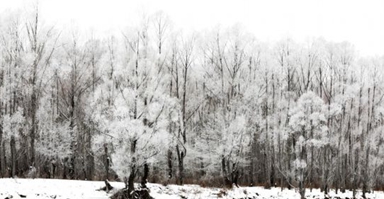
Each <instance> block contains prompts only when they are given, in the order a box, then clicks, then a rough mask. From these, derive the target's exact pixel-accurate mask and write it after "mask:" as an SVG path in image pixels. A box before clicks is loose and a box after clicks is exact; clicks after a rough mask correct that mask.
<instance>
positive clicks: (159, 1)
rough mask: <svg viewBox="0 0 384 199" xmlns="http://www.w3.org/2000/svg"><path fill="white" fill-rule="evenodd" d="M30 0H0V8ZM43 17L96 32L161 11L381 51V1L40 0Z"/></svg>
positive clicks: (177, 18) (268, 37)
mask: <svg viewBox="0 0 384 199" xmlns="http://www.w3.org/2000/svg"><path fill="white" fill-rule="evenodd" d="M26 2H29V3H30V2H31V0H0V12H4V11H6V10H9V9H15V8H21V9H25V8H24V7H25V6H24V5H25V4H26ZM39 4H40V7H41V12H42V15H43V17H44V18H45V20H46V21H47V22H50V23H51V22H52V23H55V24H57V25H58V26H67V25H68V24H76V26H78V27H80V28H81V29H91V28H92V29H94V30H96V31H100V32H106V31H108V32H110V31H114V30H121V29H124V27H126V26H129V25H130V24H132V23H133V22H136V21H137V19H138V18H139V17H140V15H141V14H142V13H148V14H151V13H154V12H156V11H159V10H163V11H164V12H165V13H166V14H168V15H169V16H170V18H171V20H172V21H173V22H174V24H175V26H176V28H182V29H184V30H185V31H192V30H196V31H199V30H205V29H209V28H210V27H215V26H217V25H221V26H224V27H225V26H230V25H233V24H236V23H241V24H242V25H243V26H244V27H245V28H246V29H247V30H248V31H250V32H252V33H254V35H255V36H256V37H257V38H259V39H260V40H264V41H276V40H278V39H281V38H285V37H291V38H293V39H295V40H297V41H305V40H306V39H311V38H313V37H319V36H322V37H324V38H325V39H327V40H331V41H344V40H347V41H350V42H351V43H353V44H355V46H356V48H357V50H358V51H360V54H362V55H384V0H360V1H358V0H188V1H187V0H40V1H39Z"/></svg>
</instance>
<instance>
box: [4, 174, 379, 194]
mask: <svg viewBox="0 0 384 199" xmlns="http://www.w3.org/2000/svg"><path fill="white" fill-rule="evenodd" d="M111 185H112V186H114V187H115V188H117V189H120V188H123V187H124V184H123V183H121V182H111ZM103 186H104V182H102V181H81V180H58V179H17V178H16V179H11V178H4V179H0V199H3V198H7V197H8V198H13V199H15V198H16V199H18V198H21V197H20V195H24V196H26V198H27V199H30V198H39V199H40V198H42V199H45V198H46V199H72V198H82V199H91V198H92V199H108V198H109V196H111V195H112V193H113V192H114V191H113V190H112V191H111V192H110V193H106V192H104V191H97V189H99V188H101V187H103ZM148 187H149V189H150V190H151V192H150V194H151V196H152V197H154V198H156V199H176V198H177V199H180V198H192V199H193V198H203V199H213V198H260V199H262V198H263V199H269V198H271V199H272V198H274V199H291V198H292V199H296V198H300V195H299V193H298V192H297V191H295V190H287V189H284V190H283V191H282V190H281V188H271V189H264V188H262V187H240V188H234V189H222V188H205V187H200V186H198V185H184V186H178V185H167V186H164V185H160V184H152V183H149V184H148ZM329 196H330V198H335V197H336V196H338V197H340V198H346V197H348V198H351V196H352V192H350V191H347V192H346V193H339V194H336V193H335V192H334V191H331V193H330V194H329ZM357 196H358V197H357V198H362V197H361V191H359V192H358V194H357ZM367 196H368V198H371V199H382V198H384V192H381V191H380V192H379V191H377V192H373V193H369V194H368V195H367ZM306 197H307V198H316V199H323V198H324V193H321V192H320V190H319V189H313V190H312V192H310V190H309V189H308V190H307V191H306Z"/></svg>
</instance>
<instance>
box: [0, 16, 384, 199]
mask: <svg viewBox="0 0 384 199" xmlns="http://www.w3.org/2000/svg"><path fill="white" fill-rule="evenodd" d="M27 16H28V17H25V16H24V15H16V14H11V15H7V16H5V15H4V14H3V15H2V16H1V18H2V21H3V22H4V23H2V24H1V26H0V42H1V43H0V50H1V51H0V64H1V65H0V95H1V104H0V110H1V114H0V122H1V126H0V149H1V150H0V176H1V177H10V176H27V174H28V173H29V174H30V173H31V172H32V171H33V172H35V171H34V169H31V168H34V167H35V168H36V175H37V176H38V177H50V178H69V179H87V180H100V179H105V178H109V179H120V180H125V181H126V183H127V186H129V188H130V189H133V182H134V181H136V180H141V182H142V184H143V185H145V182H146V181H147V180H149V181H151V182H161V183H179V184H183V183H198V184H204V185H207V186H222V185H232V184H233V183H234V184H242V185H264V186H266V187H271V186H276V185H277V186H282V187H290V188H292V187H298V188H299V189H300V192H301V194H302V195H304V189H303V188H304V187H311V188H312V187H320V188H321V189H322V190H324V191H325V192H327V191H328V190H329V188H336V190H340V191H344V190H345V189H352V190H354V191H355V190H356V189H358V188H361V189H363V191H364V193H365V192H367V191H369V190H370V189H381V188H382V187H383V185H384V182H383V179H384V178H383V172H384V171H383V161H384V157H383V156H384V153H383V150H384V148H383V141H384V140H383V136H384V134H383V133H382V129H383V124H384V123H383V119H384V106H383V97H384V90H383V89H384V87H383V85H384V84H383V76H382V75H383V73H384V72H383V63H384V62H383V61H384V59H383V57H375V58H361V57H359V56H358V54H357V53H356V50H355V49H354V47H353V45H351V44H349V43H347V42H341V43H334V42H328V41H325V40H324V39H312V40H308V41H307V42H305V43H297V42H295V41H292V40H291V39H283V40H281V41H279V42H276V43H273V44H267V43H263V42H260V41H258V40H257V39H256V38H255V37H254V35H251V34H249V33H247V32H246V31H244V30H243V29H242V28H241V26H233V27H231V28H226V29H222V28H213V29H212V30H209V31H205V32H200V33H194V34H184V33H183V32H181V31H176V30H173V29H172V25H171V21H170V20H169V19H168V18H167V16H166V15H165V14H163V13H156V14H154V15H151V16H144V17H143V18H142V20H141V21H140V22H139V23H138V25H136V26H134V27H130V28H128V29H127V30H126V31H122V32H121V33H120V34H117V35H111V36H107V37H103V38H95V37H92V36H90V37H85V36H84V34H81V33H79V31H75V30H70V31H67V30H57V29H55V28H54V27H50V26H47V25H44V23H42V22H41V19H40V17H39V14H38V10H37V9H36V10H34V11H33V12H32V14H28V15H27ZM139 177H141V178H140V179H139Z"/></svg>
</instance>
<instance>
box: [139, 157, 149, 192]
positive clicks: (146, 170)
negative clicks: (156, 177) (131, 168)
mask: <svg viewBox="0 0 384 199" xmlns="http://www.w3.org/2000/svg"><path fill="white" fill-rule="evenodd" d="M148 175H149V166H148V164H147V163H145V164H144V172H143V177H142V179H141V187H142V188H147V185H146V184H147V182H148Z"/></svg>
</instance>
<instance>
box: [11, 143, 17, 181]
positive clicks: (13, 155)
mask: <svg viewBox="0 0 384 199" xmlns="http://www.w3.org/2000/svg"><path fill="white" fill-rule="evenodd" d="M10 145H11V177H15V174H16V141H15V136H13V135H12V136H11V143H10Z"/></svg>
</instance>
